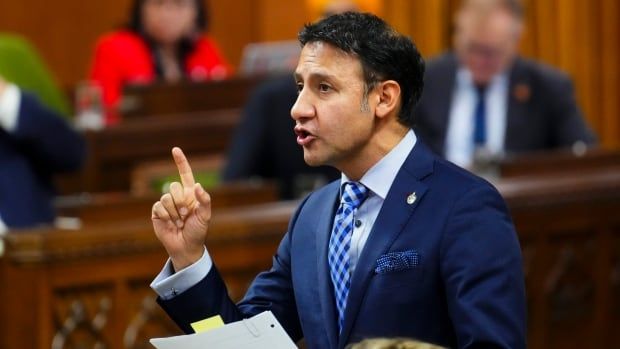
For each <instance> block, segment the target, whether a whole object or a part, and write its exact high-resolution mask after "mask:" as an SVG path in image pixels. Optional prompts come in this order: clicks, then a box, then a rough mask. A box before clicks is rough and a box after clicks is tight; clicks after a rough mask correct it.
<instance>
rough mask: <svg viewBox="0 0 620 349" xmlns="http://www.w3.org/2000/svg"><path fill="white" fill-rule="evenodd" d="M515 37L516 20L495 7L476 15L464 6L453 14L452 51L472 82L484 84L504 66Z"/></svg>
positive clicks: (512, 52)
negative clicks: (469, 73) (468, 73)
mask: <svg viewBox="0 0 620 349" xmlns="http://www.w3.org/2000/svg"><path fill="white" fill-rule="evenodd" d="M519 38H520V23H519V21H518V20H517V19H516V18H514V17H513V16H512V15H511V14H510V13H508V12H507V11H504V10H501V9H495V10H492V11H491V12H489V13H488V14H486V15H480V14H477V13H475V10H473V9H469V10H468V9H465V10H463V11H462V12H461V13H460V14H459V16H458V17H457V22H456V33H455V39H454V44H455V50H456V53H457V55H458V57H459V59H460V61H461V64H463V65H465V66H466V67H467V68H468V69H469V71H470V72H471V73H472V78H473V80H474V82H475V83H476V84H480V85H485V84H487V83H489V81H490V80H491V79H492V78H493V76H495V75H496V74H498V73H501V72H502V71H503V70H505V69H507V68H508V66H509V65H510V64H511V63H512V61H513V59H514V57H515V56H516V54H517V48H518V43H519Z"/></svg>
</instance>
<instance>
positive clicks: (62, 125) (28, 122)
mask: <svg viewBox="0 0 620 349" xmlns="http://www.w3.org/2000/svg"><path fill="white" fill-rule="evenodd" d="M11 137H12V138H13V139H14V141H16V142H19V143H20V145H21V148H22V149H24V152H25V153H26V154H27V155H28V156H29V158H30V159H31V161H33V162H35V163H37V164H39V165H41V166H42V167H44V168H47V169H49V170H50V171H52V172H57V173H58V172H68V171H74V170H77V169H79V168H80V167H81V166H82V164H83V162H84V160H85V158H86V146H85V142H84V139H83V137H82V136H81V135H80V134H79V133H77V132H76V131H75V130H73V128H72V127H71V126H70V125H69V124H68V123H67V122H66V121H65V120H64V119H63V118H62V117H61V116H60V115H58V114H56V113H55V112H53V111H52V110H50V109H48V108H46V107H45V106H44V105H42V104H41V103H40V102H39V101H38V100H37V98H36V97H34V96H33V95H31V94H29V93H26V92H24V91H22V95H21V101H20V105H19V114H18V121H17V128H16V129H15V131H14V132H12V133H11Z"/></svg>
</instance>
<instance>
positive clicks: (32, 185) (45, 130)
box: [0, 91, 86, 228]
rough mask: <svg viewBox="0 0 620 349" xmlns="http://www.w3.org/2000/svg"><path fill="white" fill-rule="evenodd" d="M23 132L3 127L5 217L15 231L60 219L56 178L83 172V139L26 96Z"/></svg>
mask: <svg viewBox="0 0 620 349" xmlns="http://www.w3.org/2000/svg"><path fill="white" fill-rule="evenodd" d="M18 113H19V114H18V121H17V129H16V130H14V131H13V132H10V133H9V132H7V131H6V130H4V129H2V128H0V217H1V218H2V220H3V221H4V223H5V224H6V225H7V226H8V227H9V228H24V227H31V226H35V225H38V224H42V223H51V222H52V221H53V220H54V210H53V207H52V199H53V197H54V188H53V185H52V175H53V174H55V173H60V172H66V171H70V170H75V169H78V168H79V167H80V166H81V164H82V163H83V161H84V159H85V155H86V149H85V148H86V147H85V143H84V140H83V138H82V137H81V136H80V135H79V134H78V133H77V132H75V131H74V130H73V129H72V128H71V127H70V126H69V125H68V124H67V123H66V122H65V120H63V118H62V117H61V116H60V115H58V114H56V113H55V112H53V111H51V110H50V109H48V108H46V107H45V106H44V105H42V104H41V103H40V102H39V101H38V100H37V99H36V97H34V96H33V95H31V94H29V93H25V92H24V91H22V93H21V100H20V105H19V112H18Z"/></svg>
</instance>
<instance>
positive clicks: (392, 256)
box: [375, 250, 420, 274]
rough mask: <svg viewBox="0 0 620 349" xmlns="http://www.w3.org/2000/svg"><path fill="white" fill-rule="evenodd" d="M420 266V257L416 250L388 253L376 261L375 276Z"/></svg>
mask: <svg viewBox="0 0 620 349" xmlns="http://www.w3.org/2000/svg"><path fill="white" fill-rule="evenodd" d="M419 265H420V255H419V254H418V251H416V250H408V251H401V252H390V253H386V254H384V255H382V256H381V257H379V258H378V259H377V267H376V268H375V273H376V274H386V273H391V272H395V271H402V270H407V269H411V268H415V267H417V266H419Z"/></svg>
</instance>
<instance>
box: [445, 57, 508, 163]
mask: <svg viewBox="0 0 620 349" xmlns="http://www.w3.org/2000/svg"><path fill="white" fill-rule="evenodd" d="M477 99H478V97H477V92H476V87H475V86H474V82H473V80H472V76H471V72H470V71H469V70H467V69H465V68H460V69H459V70H458V71H457V73H456V80H455V88H454V92H453V94H452V103H451V107H450V115H449V121H448V131H447V134H446V144H445V149H446V150H445V157H446V159H448V160H449V161H451V162H453V163H455V164H457V165H459V166H461V167H469V166H470V165H471V164H472V161H473V156H474V142H473V139H474V137H473V133H474V112H475V108H476V102H477ZM485 107H486V114H485V122H486V130H487V135H486V136H487V142H486V148H487V150H488V151H489V153H490V155H499V154H501V153H502V152H503V151H504V138H505V135H506V118H507V113H508V76H507V74H506V73H504V74H500V75H496V76H494V77H493V78H492V79H491V81H490V82H489V85H488V86H487V88H486V93H485Z"/></svg>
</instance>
